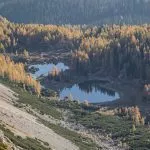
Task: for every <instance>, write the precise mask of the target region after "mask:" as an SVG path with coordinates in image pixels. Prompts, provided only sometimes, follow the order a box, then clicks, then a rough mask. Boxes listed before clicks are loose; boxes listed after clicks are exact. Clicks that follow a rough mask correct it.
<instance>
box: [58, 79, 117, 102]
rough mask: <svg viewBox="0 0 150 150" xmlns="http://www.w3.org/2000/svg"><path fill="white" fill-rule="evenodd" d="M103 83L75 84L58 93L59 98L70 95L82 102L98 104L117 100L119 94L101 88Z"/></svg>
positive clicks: (87, 82)
mask: <svg viewBox="0 0 150 150" xmlns="http://www.w3.org/2000/svg"><path fill="white" fill-rule="evenodd" d="M104 84H105V83H104V82H103V83H102V81H96V80H95V81H86V82H83V83H80V84H75V85H73V86H72V87H67V88H64V89H63V90H62V91H60V97H61V98H64V97H65V96H69V95H70V94H71V95H72V97H73V98H74V99H77V100H80V101H84V100H88V101H89V102H91V103H99V102H106V101H112V100H116V99H118V98H119V94H118V93H117V92H115V91H113V90H111V89H107V88H105V87H103V86H102V85H104Z"/></svg>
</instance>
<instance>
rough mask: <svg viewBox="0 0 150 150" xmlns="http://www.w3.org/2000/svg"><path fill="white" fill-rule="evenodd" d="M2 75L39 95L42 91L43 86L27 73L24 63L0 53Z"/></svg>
mask: <svg viewBox="0 0 150 150" xmlns="http://www.w3.org/2000/svg"><path fill="white" fill-rule="evenodd" d="M0 76H1V77H2V78H8V79H9V80H10V81H12V82H15V83H17V84H20V85H22V87H23V88H24V89H28V90H29V89H30V91H31V92H33V93H36V94H37V95H38V96H39V95H40V92H41V86H40V83H39V82H38V81H36V80H35V79H33V78H32V77H31V75H28V74H26V72H25V70H24V65H23V64H22V63H14V62H13V61H12V60H11V59H10V58H9V57H8V56H4V55H2V54H1V55H0Z"/></svg>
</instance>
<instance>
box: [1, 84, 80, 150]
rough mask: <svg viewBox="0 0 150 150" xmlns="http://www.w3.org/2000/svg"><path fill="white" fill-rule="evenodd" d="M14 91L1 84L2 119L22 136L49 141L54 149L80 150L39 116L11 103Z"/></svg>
mask: <svg viewBox="0 0 150 150" xmlns="http://www.w3.org/2000/svg"><path fill="white" fill-rule="evenodd" d="M12 99H16V97H15V96H14V92H13V91H11V90H10V89H9V88H7V87H5V86H4V85H2V84H0V120H1V121H2V122H3V123H5V124H7V126H8V127H9V128H10V129H11V130H12V131H13V132H15V134H19V135H20V136H22V137H25V136H29V137H31V138H37V139H40V140H42V141H44V142H47V143H49V145H50V147H51V148H52V149H54V150H78V149H79V148H78V147H77V146H75V145H74V144H73V143H72V142H70V141H69V140H67V139H65V138H63V137H61V136H60V135H58V134H56V133H55V132H54V131H53V130H51V129H49V128H47V127H46V126H44V125H43V124H41V123H39V122H38V121H37V118H36V117H34V116H32V115H30V114H28V113H26V112H24V111H22V110H20V109H19V108H16V107H15V106H13V105H12V104H11V101H12Z"/></svg>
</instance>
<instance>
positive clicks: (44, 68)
mask: <svg viewBox="0 0 150 150" xmlns="http://www.w3.org/2000/svg"><path fill="white" fill-rule="evenodd" d="M31 67H35V68H39V70H38V71H37V72H35V74H32V76H33V77H36V78H37V77H39V76H41V75H45V76H46V75H48V73H49V72H50V71H51V70H52V69H53V67H57V68H58V69H59V70H62V71H65V70H67V69H69V67H68V66H66V65H65V64H64V63H61V62H60V63H57V64H53V63H50V64H37V65H31V66H30V68H31Z"/></svg>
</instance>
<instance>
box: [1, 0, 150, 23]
mask: <svg viewBox="0 0 150 150" xmlns="http://www.w3.org/2000/svg"><path fill="white" fill-rule="evenodd" d="M39 8H40V9H39ZM149 8H150V1H149V0H105V1H104V0H92V1H91V0H63V1H62V0H44V1H42V0H1V1H0V14H2V15H3V16H5V17H7V18H9V19H10V20H11V21H14V22H17V23H44V24H61V25H62V24H90V25H91V24H94V25H98V24H100V25H102V24H112V23H115V24H118V23H119V24H120V23H126V24H141V23H146V22H147V23H149V22H150V18H149V14H150V9H149Z"/></svg>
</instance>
